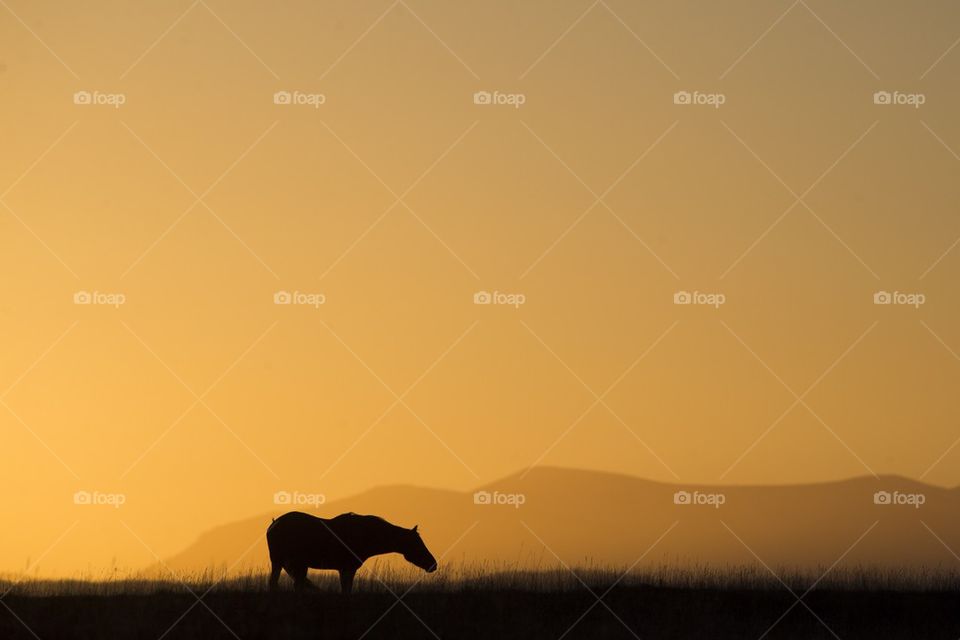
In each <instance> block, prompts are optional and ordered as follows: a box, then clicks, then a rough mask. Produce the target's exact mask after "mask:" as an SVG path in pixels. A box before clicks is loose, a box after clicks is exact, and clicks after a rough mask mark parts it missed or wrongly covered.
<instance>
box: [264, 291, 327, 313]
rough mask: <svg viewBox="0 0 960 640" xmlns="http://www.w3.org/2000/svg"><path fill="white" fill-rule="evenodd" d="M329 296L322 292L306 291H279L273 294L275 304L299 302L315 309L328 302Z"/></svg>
mask: <svg viewBox="0 0 960 640" xmlns="http://www.w3.org/2000/svg"><path fill="white" fill-rule="evenodd" d="M326 302H327V296H325V295H323V294H322V293H305V292H303V291H294V292H292V293H291V292H290V291H277V292H276V293H274V294H273V304H299V305H304V306H308V307H313V308H314V309H319V308H320V305H322V304H326Z"/></svg>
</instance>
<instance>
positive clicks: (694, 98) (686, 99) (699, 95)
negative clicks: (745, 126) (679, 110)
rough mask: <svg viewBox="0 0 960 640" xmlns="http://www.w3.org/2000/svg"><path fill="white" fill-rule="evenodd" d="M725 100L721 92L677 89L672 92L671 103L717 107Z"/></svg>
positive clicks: (725, 97)
mask: <svg viewBox="0 0 960 640" xmlns="http://www.w3.org/2000/svg"><path fill="white" fill-rule="evenodd" d="M726 102H727V96H726V95H725V94H723V93H703V92H701V91H677V92H676V93H674V94H673V104H677V105H682V106H688V105H695V106H707V107H713V108H714V109H719V108H720V107H722V106H723V105H724V104H726Z"/></svg>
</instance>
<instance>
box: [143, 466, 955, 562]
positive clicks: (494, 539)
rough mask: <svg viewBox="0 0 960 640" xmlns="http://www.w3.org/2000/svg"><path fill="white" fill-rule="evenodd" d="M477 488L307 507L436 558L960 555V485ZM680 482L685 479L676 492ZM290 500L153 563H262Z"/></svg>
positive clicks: (542, 483) (398, 489)
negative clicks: (349, 519) (414, 542)
mask: <svg viewBox="0 0 960 640" xmlns="http://www.w3.org/2000/svg"><path fill="white" fill-rule="evenodd" d="M475 491H477V492H486V493H480V494H479V496H477V497H476V499H475V495H474V494H475V492H474V491H470V492H460V491H446V490H440V489H430V488H422V487H414V486H387V487H381V488H375V489H371V490H369V491H365V492H363V493H360V494H358V495H355V496H352V497H349V498H345V499H342V500H336V501H332V502H329V503H326V504H322V505H319V507H317V508H315V509H310V510H309V512H310V513H311V514H313V515H317V516H321V517H324V518H330V517H333V516H336V515H338V514H340V513H345V512H350V511H353V512H357V513H375V514H378V515H382V516H383V517H385V518H388V519H389V520H390V521H391V522H394V523H397V524H399V525H401V526H407V527H413V526H414V525H417V524H419V525H420V532H421V533H422V535H423V539H424V540H425V541H426V542H427V544H428V545H429V546H430V548H431V550H432V551H434V553H435V555H436V556H437V558H438V560H439V561H440V568H441V569H443V567H444V565H445V563H450V562H454V563H459V562H466V563H484V564H485V566H486V567H487V568H488V569H491V568H492V569H496V568H498V567H502V568H537V567H540V568H547V567H555V566H558V564H559V562H558V558H559V559H561V560H562V561H563V562H564V563H566V564H568V565H578V566H583V565H587V564H589V565H611V566H620V567H626V566H630V565H632V564H634V563H635V562H637V561H638V559H640V558H641V556H642V560H641V561H640V562H639V563H638V565H637V566H638V567H649V566H656V565H672V566H677V567H693V566H703V565H705V564H706V565H714V566H724V565H731V564H756V563H757V561H758V558H759V559H760V560H762V561H763V562H764V563H765V564H767V565H769V566H770V567H783V568H797V569H816V568H817V567H820V568H822V569H825V568H826V567H829V566H830V565H833V564H834V562H837V561H838V560H840V559H841V557H842V561H841V562H839V563H838V566H877V567H883V568H891V569H892V568H904V567H913V568H916V567H921V566H923V567H927V568H934V567H938V566H942V567H944V568H956V567H957V566H958V565H960V561H958V560H957V559H956V557H955V556H954V555H953V553H952V552H951V551H950V549H958V550H960V518H958V517H957V514H958V513H960V491H958V490H957V489H956V488H942V487H935V486H932V485H927V484H924V483H921V482H917V481H914V480H909V479H907V478H902V477H898V476H881V477H879V478H873V477H862V478H853V479H849V480H841V481H834V482H822V483H816V484H804V485H783V486H721V485H716V486H708V485H696V486H694V485H686V484H668V483H661V482H653V481H649V480H643V479H640V478H636V477H631V476H626V475H619V474H614V473H606V472H597V471H585V470H574V469H561V468H553V467H538V468H534V469H532V470H530V471H529V472H527V473H525V474H524V473H517V474H514V475H511V476H508V477H506V478H503V479H502V480H499V481H497V482H492V483H488V484H485V485H483V486H480V487H477V488H476V490H475ZM677 492H686V493H685V494H684V493H681V494H680V497H679V498H677V497H676V495H677ZM877 492H881V493H879V494H878V493H877ZM520 496H522V497H520ZM685 496H686V497H685ZM717 496H722V497H717ZM918 496H919V497H918ZM488 499H489V502H490V503H486V504H485V503H484V502H487V501H488ZM475 500H479V501H480V503H479V504H478V503H477V502H476V501H475ZM677 500H679V501H680V502H681V504H677ZM494 502H496V503H495V504H494ZM684 502H686V503H684ZM878 502H879V503H878ZM294 509H299V510H302V511H308V509H305V508H302V507H296V506H291V507H289V508H287V507H284V506H278V508H277V509H276V510H275V511H273V512H269V513H264V514H263V515H260V516H257V517H253V518H247V519H244V520H239V521H236V522H233V523H230V524H226V525H223V526H220V527H217V528H215V529H212V530H210V531H207V532H206V533H203V534H202V535H201V536H200V537H199V538H198V539H197V540H196V542H194V543H193V544H192V545H190V546H189V547H188V548H186V549H184V550H183V551H182V552H180V553H178V554H176V555H174V556H172V557H170V558H167V559H165V560H164V561H163V563H162V565H157V566H154V567H151V569H150V571H156V572H163V571H169V570H172V571H174V572H177V573H183V574H191V573H196V572H198V571H208V572H209V571H213V572H222V571H223V570H229V571H230V572H232V573H234V572H245V571H250V570H254V569H255V570H261V569H262V570H266V568H267V565H268V558H267V546H266V540H265V537H264V534H265V531H266V529H267V526H268V525H269V524H270V522H271V519H272V518H274V517H277V516H278V515H280V514H282V513H284V512H286V511H290V510H294ZM671 527H672V528H671ZM668 530H669V532H668V533H666V534H665V532H667V531H668ZM664 534H665V535H664ZM661 536H662V539H660V541H659V542H658V543H657V544H656V545H655V546H654V547H653V548H652V550H651V549H650V547H651V545H654V543H655V542H656V541H657V540H658V539H659V538H661ZM454 543H456V544H454ZM748 547H749V549H748ZM648 550H649V551H648ZM754 554H756V555H754Z"/></svg>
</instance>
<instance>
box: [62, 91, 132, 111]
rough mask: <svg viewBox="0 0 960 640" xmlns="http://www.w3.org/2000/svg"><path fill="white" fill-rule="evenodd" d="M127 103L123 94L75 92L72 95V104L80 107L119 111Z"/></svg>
mask: <svg viewBox="0 0 960 640" xmlns="http://www.w3.org/2000/svg"><path fill="white" fill-rule="evenodd" d="M126 103H127V96H126V94H123V93H104V92H102V91H77V92H76V93H74V94H73V104H77V105H81V106H105V107H113V108H114V109H119V108H120V107H122V106H123V105H125V104H126Z"/></svg>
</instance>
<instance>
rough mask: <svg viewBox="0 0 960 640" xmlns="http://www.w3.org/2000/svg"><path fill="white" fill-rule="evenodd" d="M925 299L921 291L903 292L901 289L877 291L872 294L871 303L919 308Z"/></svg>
mask: <svg viewBox="0 0 960 640" xmlns="http://www.w3.org/2000/svg"><path fill="white" fill-rule="evenodd" d="M926 301H927V296H925V295H924V294H922V293H904V292H902V291H893V292H890V291H877V292H876V293H874V294H873V304H877V305H900V306H908V307H913V308H914V309H919V308H920V306H921V305H923V304H924V303H925V302H926Z"/></svg>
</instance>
